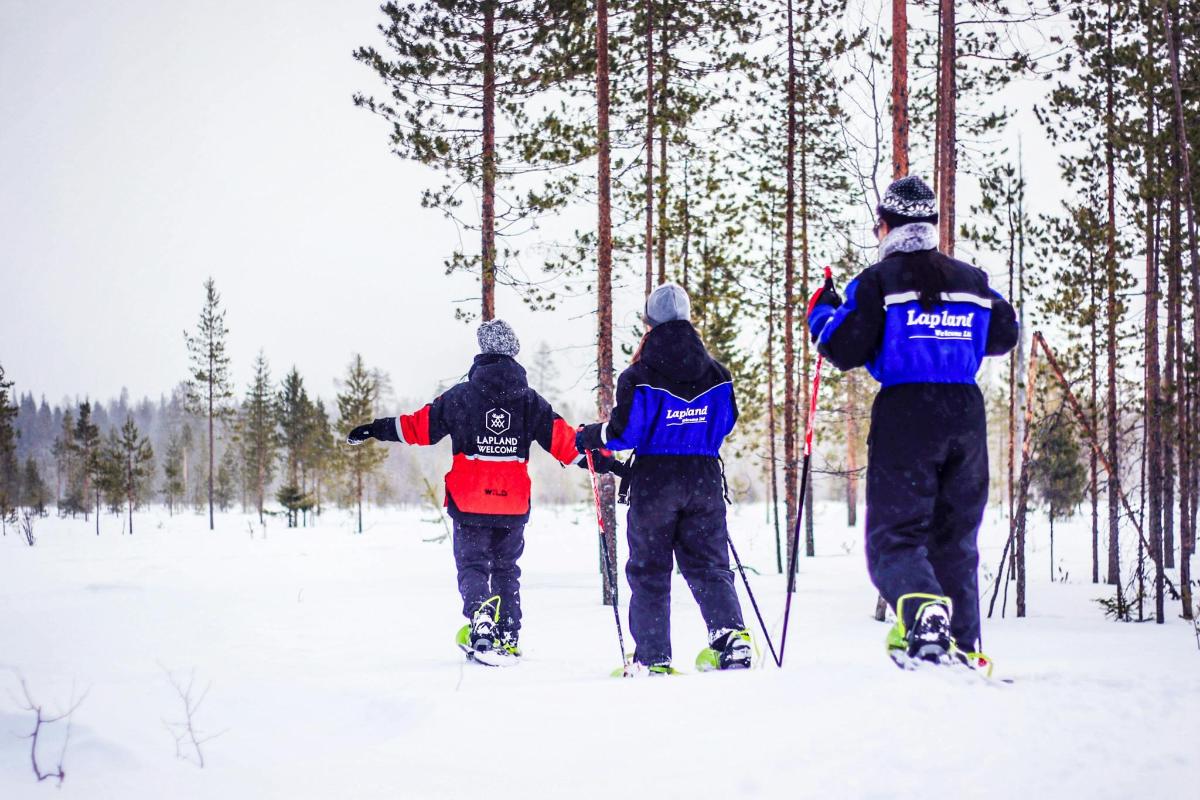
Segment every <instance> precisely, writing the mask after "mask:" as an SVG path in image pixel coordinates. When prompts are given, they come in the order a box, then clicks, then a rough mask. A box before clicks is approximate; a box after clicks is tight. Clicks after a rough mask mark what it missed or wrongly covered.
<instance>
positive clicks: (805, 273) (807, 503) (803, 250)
mask: <svg viewBox="0 0 1200 800" xmlns="http://www.w3.org/2000/svg"><path fill="white" fill-rule="evenodd" d="M812 13H813V12H812V6H811V3H809V4H806V7H805V9H804V44H805V50H806V52H807V48H808V47H809V46H810V44H809V42H810V39H809V37H810V36H811V35H812V34H811V28H812ZM807 61H808V57H807V55H806V56H805V63H807ZM812 124H813V119H812V110H811V109H810V108H809V103H808V82H807V81H801V83H800V120H799V125H798V132H799V134H800V152H799V156H800V299H799V303H800V307H801V308H808V296H809V292H810V291H811V288H810V287H809V285H808V284H809V280H810V273H809V265H810V262H811V258H810V253H809V249H808V188H809V187H808V131H809V126H811V125H812ZM801 325H802V326H803V319H802V320H801ZM806 333H807V329H806V328H805V331H804V332H802V333H801V336H800V347H801V352H800V369H801V373H802V374H801V376H800V382H801V387H800V388H801V389H802V390H803V392H804V395H803V397H804V409H805V414H806V418H805V429H806V430H807V427H808V422H809V420H808V419H807V414H808V413H810V409H811V408H812V405H811V404H812V385H811V383H810V381H811V375H810V370H811V367H810V365H809V337H808V336H807V335H805V334H806ZM800 502H802V503H804V554H805V555H806V556H808V557H810V558H811V557H813V556H815V555H816V554H817V553H816V542H815V541H814V534H813V480H812V473H811V471H810V472H809V476H808V482H807V484H806V485H805V488H804V497H802V498H800Z"/></svg>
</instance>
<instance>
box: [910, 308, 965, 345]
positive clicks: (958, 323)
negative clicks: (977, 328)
mask: <svg viewBox="0 0 1200 800" xmlns="http://www.w3.org/2000/svg"><path fill="white" fill-rule="evenodd" d="M974 322H975V314H974V313H970V314H951V313H950V312H949V311H946V310H945V309H942V311H941V313H933V314H930V313H923V314H918V313H917V311H916V309H912V308H910V309H909V310H908V324H909V325H920V326H922V327H925V328H932V329H933V330H932V333H930V334H924V335H922V334H910V335H909V338H910V339H957V340H959V341H970V340H971V338H972V334H971V325H972V324H973V323H974Z"/></svg>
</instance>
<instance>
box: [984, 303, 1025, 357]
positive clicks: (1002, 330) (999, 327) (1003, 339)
mask: <svg viewBox="0 0 1200 800" xmlns="http://www.w3.org/2000/svg"><path fill="white" fill-rule="evenodd" d="M1020 333H1021V328H1020V325H1019V323H1018V322H1017V314H1016V312H1015V311H1013V307H1012V305H1011V304H1010V303H1009V302H1008V301H1007V300H1005V299H1004V298H1003V297H1002V296H1001V295H1000V293H999V292H997V291H996V290H995V289H992V316H991V319H990V321H989V322H988V332H987V347H986V349H985V350H984V352H985V354H987V355H989V356H1002V355H1004V354H1005V353H1007V352H1008V351H1009V350H1012V349H1013V348H1014V347H1016V346H1017V338H1018V337H1019V336H1020Z"/></svg>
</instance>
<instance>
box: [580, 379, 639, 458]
mask: <svg viewBox="0 0 1200 800" xmlns="http://www.w3.org/2000/svg"><path fill="white" fill-rule="evenodd" d="M633 381H634V378H633V377H632V376H631V375H630V373H629V370H626V371H625V372H622V373H621V377H620V378H618V379H617V397H616V403H615V404H614V405H613V410H612V413H610V414H609V415H608V422H595V423H592V424H591V425H584V426H583V427H582V428H580V430H579V433H578V434H577V435H576V437H575V446H576V448H578V450H579V452H581V453H582V452H583V451H584V450H605V449H606V450H634V449H636V448H637V446H638V445H639V444H641V442H642V434H643V433H644V430H645V427H646V426H645V420H644V419H642V410H641V409H639V408H638V407H637V402H636V401H637V398H636V392H635V390H636V389H637V387H636V386H634V383H633Z"/></svg>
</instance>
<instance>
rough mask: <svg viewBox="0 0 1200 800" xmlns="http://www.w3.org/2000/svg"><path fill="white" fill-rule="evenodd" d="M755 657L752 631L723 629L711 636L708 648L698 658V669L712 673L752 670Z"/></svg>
mask: <svg viewBox="0 0 1200 800" xmlns="http://www.w3.org/2000/svg"><path fill="white" fill-rule="evenodd" d="M753 657H754V651H753V646H752V644H751V639H750V631H748V630H746V629H745V628H743V629H742V630H740V631H735V630H732V629H730V628H722V629H720V630H716V631H713V632H712V633H711V634H710V635H709V644H708V647H706V648H704V649H703V650H701V651H700V653H699V655H697V656H696V669H697V670H699V671H700V672H711V671H712V670H720V669H750V664H751V662H752V660H753Z"/></svg>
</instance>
